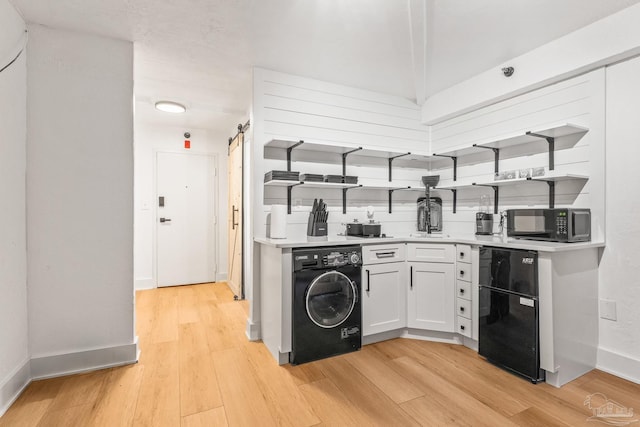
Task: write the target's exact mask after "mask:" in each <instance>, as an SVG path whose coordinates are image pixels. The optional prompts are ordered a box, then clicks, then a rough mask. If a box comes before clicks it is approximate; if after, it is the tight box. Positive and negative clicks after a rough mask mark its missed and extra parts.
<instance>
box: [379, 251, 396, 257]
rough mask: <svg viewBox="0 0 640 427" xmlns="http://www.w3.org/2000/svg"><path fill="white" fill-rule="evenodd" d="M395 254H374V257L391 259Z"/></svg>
mask: <svg viewBox="0 0 640 427" xmlns="http://www.w3.org/2000/svg"><path fill="white" fill-rule="evenodd" d="M395 254H396V253H395V252H376V257H378V258H393V256H394V255H395Z"/></svg>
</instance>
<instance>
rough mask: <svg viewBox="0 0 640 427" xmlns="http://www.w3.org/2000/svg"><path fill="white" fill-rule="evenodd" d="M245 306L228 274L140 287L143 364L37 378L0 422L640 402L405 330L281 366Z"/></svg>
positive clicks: (500, 420)
mask: <svg viewBox="0 0 640 427" xmlns="http://www.w3.org/2000/svg"><path fill="white" fill-rule="evenodd" d="M247 307H248V305H247V302H245V301H240V302H237V301H233V295H232V294H231V292H230V291H229V290H228V288H227V287H226V285H225V284H224V283H216V284H204V285H195V286H182V287H175V288H163V289H155V290H149V291H141V292H138V293H137V307H136V312H137V322H138V324H137V330H138V335H139V338H140V346H141V350H142V353H141V357H140V362H139V363H137V364H135V365H131V366H125V367H120V368H112V369H105V370H101V371H96V372H91V373H86V374H82V375H74V376H69V377H63V378H55V379H50V380H43V381H35V382H33V383H32V384H31V385H30V386H29V387H28V388H27V390H26V391H25V392H24V393H23V395H22V396H21V397H20V398H19V399H18V400H17V401H16V403H15V404H14V405H13V406H12V407H11V408H10V409H9V411H7V413H6V414H5V415H4V416H3V417H2V418H0V426H131V425H134V426H184V427H191V426H219V425H220V426H224V425H230V426H270V425H287V426H313V425H327V426H328V425H335V426H371V425H382V426H413V425H425V426H432V425H433V426H439V425H463V426H515V425H519V426H579V425H590V426H594V425H597V424H598V423H595V424H594V423H593V422H588V421H587V418H588V417H589V416H591V415H592V411H591V410H590V409H589V408H588V407H587V406H585V405H584V402H585V399H586V398H587V397H588V396H589V395H591V394H592V393H602V394H604V395H606V396H607V397H608V398H609V399H611V400H614V401H616V402H618V403H620V404H622V405H624V406H626V407H633V408H640V385H638V384H634V383H631V382H628V381H625V380H622V379H620V378H616V377H614V376H611V375H608V374H606V373H603V372H600V371H592V372H591V373H589V374H587V375H585V376H583V377H581V378H578V379H577V380H575V381H573V382H572V383H570V384H567V385H565V386H564V387H562V388H561V389H556V388H554V387H551V386H548V385H547V384H538V385H532V384H530V383H528V382H527V381H525V380H522V379H520V378H517V377H515V376H513V375H511V374H509V373H507V372H504V371H502V370H500V369H498V368H496V367H494V366H492V365H490V364H489V363H487V362H486V361H484V360H483V359H482V358H481V357H479V356H478V355H477V354H476V353H475V352H473V351H471V350H469V349H467V348H465V347H462V346H456V345H449V344H441V343H433V342H425V341H414V340H408V339H396V340H391V341H386V342H383V343H378V344H374V345H369V346H365V347H364V348H363V349H362V350H361V351H359V352H356V353H351V354H347V355H343V356H339V357H334V358H331V359H325V360H321V361H317V362H312V363H308V364H304V365H300V366H290V365H286V366H282V367H281V366H278V365H277V364H276V363H275V361H274V360H273V359H272V357H271V356H270V355H269V353H268V351H267V350H266V348H265V347H264V345H263V344H262V343H259V342H257V343H254V342H248V341H247V340H246V338H245V334H244V327H245V319H246V312H247ZM638 424H640V422H639V423H638Z"/></svg>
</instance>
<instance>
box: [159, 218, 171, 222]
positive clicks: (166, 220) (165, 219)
mask: <svg viewBox="0 0 640 427" xmlns="http://www.w3.org/2000/svg"><path fill="white" fill-rule="evenodd" d="M160 222H171V218H160Z"/></svg>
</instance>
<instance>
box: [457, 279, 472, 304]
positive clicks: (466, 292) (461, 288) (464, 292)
mask: <svg viewBox="0 0 640 427" xmlns="http://www.w3.org/2000/svg"><path fill="white" fill-rule="evenodd" d="M456 295H457V296H458V298H462V299H466V300H469V301H470V300H471V283H469V282H463V281H462V280H458V281H457V283H456Z"/></svg>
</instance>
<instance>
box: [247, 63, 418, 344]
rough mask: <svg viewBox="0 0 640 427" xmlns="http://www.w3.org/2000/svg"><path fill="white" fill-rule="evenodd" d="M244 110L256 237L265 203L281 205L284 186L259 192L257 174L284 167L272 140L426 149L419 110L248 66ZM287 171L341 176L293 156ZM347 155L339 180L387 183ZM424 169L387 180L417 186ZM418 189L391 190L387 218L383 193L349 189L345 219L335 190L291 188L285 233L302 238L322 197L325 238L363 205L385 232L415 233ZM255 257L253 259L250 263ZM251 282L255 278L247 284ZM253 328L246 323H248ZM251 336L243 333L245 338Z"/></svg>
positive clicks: (334, 165)
mask: <svg viewBox="0 0 640 427" xmlns="http://www.w3.org/2000/svg"><path fill="white" fill-rule="evenodd" d="M253 84H254V86H253V110H252V122H251V124H252V126H251V130H252V141H251V142H252V152H253V154H252V155H253V157H252V159H251V161H252V168H251V173H252V178H251V184H252V185H251V186H250V191H251V200H252V203H253V206H252V212H253V223H252V226H253V235H255V236H264V235H265V233H266V217H267V213H268V212H269V209H270V206H271V205H272V204H282V203H285V202H286V188H284V187H282V188H268V189H266V190H265V189H264V185H263V181H264V174H265V172H267V171H269V170H273V169H276V170H286V161H284V160H283V158H282V156H281V155H282V154H283V153H282V151H281V150H280V152H276V151H274V150H271V149H267V150H266V151H265V149H264V145H265V143H267V142H268V141H270V140H272V139H289V140H300V139H302V140H306V141H315V142H319V143H324V144H332V145H341V146H351V147H364V148H378V149H383V150H384V149H389V148H390V147H393V149H394V150H401V151H411V152H413V153H426V152H427V150H428V131H427V127H426V126H424V125H422V124H421V123H420V107H419V106H418V105H417V104H415V103H414V102H412V101H409V100H406V99H403V98H400V97H395V96H390V95H384V94H380V93H374V92H369V91H364V90H359V89H355V88H351V87H345V86H341V85H336V84H331V83H326V82H321V81H318V80H313V79H308V78H303V77H297V76H292V75H287V74H283V73H278V72H273V71H268V70H264V69H254V83H253ZM294 157H295V158H297V159H298V160H297V161H296V162H295V163H294V165H293V167H292V170H297V171H300V172H305V173H320V174H338V175H340V174H342V166H341V158H340V156H329V157H324V158H320V157H317V156H315V157H312V158H310V157H308V156H307V157H306V158H305V157H300V156H299V155H298V154H297V153H294ZM362 160H363V159H358V157H357V156H351V157H349V160H348V162H347V163H348V166H347V175H357V176H359V178H360V181H359V182H360V183H366V184H368V185H375V184H376V183H378V184H379V185H387V184H388V176H387V174H388V172H387V171H388V169H387V161H386V159H380V160H379V161H378V162H377V163H376V164H369V163H365V162H364V161H362ZM422 175H424V169H415V168H412V169H410V170H402V169H400V168H395V169H394V183H397V184H398V186H406V185H414V186H421V185H422V184H421V180H420V177H421V176H422ZM419 195H420V192H406V194H401V192H396V194H395V195H394V211H393V212H394V213H393V216H391V215H389V214H388V213H387V209H388V208H387V206H388V193H387V192H386V191H384V190H352V191H351V192H350V193H349V196H348V204H347V214H346V215H345V214H343V213H342V192H341V191H340V190H321V191H318V190H317V189H308V188H296V189H294V190H293V197H292V198H293V201H294V202H293V204H294V205H296V206H294V208H293V210H294V212H293V213H292V214H291V215H289V216H288V227H287V233H288V235H291V236H293V235H305V234H306V223H307V217H308V212H309V210H310V208H311V205H312V203H313V199H314V198H323V199H324V200H325V201H326V203H327V205H328V208H329V212H330V213H329V225H328V227H329V233H330V234H337V233H340V232H344V226H343V225H341V224H342V223H344V222H347V221H350V220H353V219H354V218H359V219H360V220H365V219H366V216H365V210H366V206H367V205H374V206H375V207H376V208H377V213H376V216H375V218H376V219H377V220H379V221H381V222H382V223H383V224H384V226H383V232H386V233H388V234H392V233H404V234H408V233H410V232H411V231H415V221H416V210H415V202H416V198H417V197H418V196H419ZM245 252H246V253H247V254H248V257H247V259H246V260H245V262H248V264H247V265H248V266H249V267H248V269H247V271H252V270H253V276H251V275H247V276H248V277H247V278H246V282H245V285H246V286H247V287H248V288H251V287H252V286H253V289H252V290H250V291H248V292H247V294H248V295H252V296H253V299H252V301H251V303H252V304H251V319H250V321H249V322H250V325H249V328H250V329H249V330H250V331H253V330H255V327H254V328H252V326H255V321H256V320H257V319H259V313H258V311H257V310H258V306H259V301H258V298H259V292H258V289H259V286H258V284H257V279H258V275H259V264H258V263H257V262H258V260H257V258H258V257H256V256H255V255H256V254H255V252H254V251H253V249H251V250H247V251H245ZM254 259H255V261H254ZM252 281H256V283H253V282H252ZM252 323H253V325H252ZM250 335H251V333H250Z"/></svg>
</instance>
